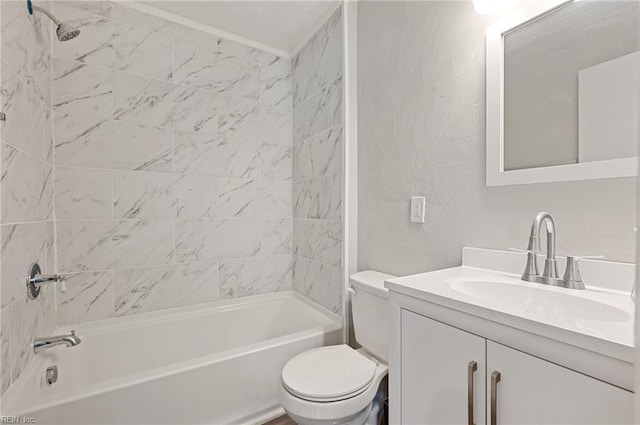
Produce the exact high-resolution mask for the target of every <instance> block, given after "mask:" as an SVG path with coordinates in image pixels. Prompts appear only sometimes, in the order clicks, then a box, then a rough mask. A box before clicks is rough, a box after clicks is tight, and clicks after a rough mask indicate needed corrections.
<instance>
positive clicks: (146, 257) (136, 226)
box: [56, 220, 173, 273]
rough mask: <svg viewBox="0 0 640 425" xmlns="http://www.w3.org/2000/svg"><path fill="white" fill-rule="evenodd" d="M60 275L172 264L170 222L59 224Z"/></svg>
mask: <svg viewBox="0 0 640 425" xmlns="http://www.w3.org/2000/svg"><path fill="white" fill-rule="evenodd" d="M56 227H57V232H56V235H57V243H58V246H59V247H65V249H59V250H58V268H59V271H60V272H63V273H68V272H79V271H87V270H108V269H122V268H129V267H142V266H151V265H158V264H167V263H169V262H171V261H172V260H173V223H172V221H171V220H108V221H58V222H57V223H56Z"/></svg>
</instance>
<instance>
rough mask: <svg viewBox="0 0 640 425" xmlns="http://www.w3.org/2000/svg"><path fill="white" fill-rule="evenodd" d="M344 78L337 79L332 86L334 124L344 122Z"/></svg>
mask: <svg viewBox="0 0 640 425" xmlns="http://www.w3.org/2000/svg"><path fill="white" fill-rule="evenodd" d="M343 87H344V86H343V84H342V78H340V79H338V80H336V81H335V82H334V83H333V87H332V88H331V90H332V93H331V95H332V96H333V124H334V125H336V124H342V123H343V122H344V107H343V102H344V100H343V99H344V90H343Z"/></svg>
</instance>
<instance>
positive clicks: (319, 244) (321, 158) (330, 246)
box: [291, 9, 344, 314]
mask: <svg viewBox="0 0 640 425" xmlns="http://www.w3.org/2000/svg"><path fill="white" fill-rule="evenodd" d="M342 49H343V42H342V11H341V10H340V9H339V10H337V11H336V12H335V13H334V14H333V15H332V16H331V17H330V18H329V19H328V20H327V22H326V23H325V24H324V25H323V26H322V27H321V28H320V30H318V32H317V33H316V34H315V35H314V36H313V37H312V38H311V40H309V42H308V43H307V44H306V45H305V46H304V47H303V48H302V49H301V50H300V52H299V53H298V54H297V55H296V56H295V57H294V58H293V61H292V74H291V76H292V83H293V217H294V218H293V254H294V266H293V288H294V290H295V291H297V292H299V293H301V294H303V295H305V296H306V297H308V298H310V299H311V300H313V301H314V302H316V303H318V304H320V305H322V306H323V307H325V308H327V309H329V310H331V311H333V312H334V313H337V314H342V310H343V309H342V294H343V291H344V282H343V278H342V266H343V260H342V251H343V244H342V239H343V238H342V231H343V212H342V211H343V183H342V182H343V140H344V130H343V111H342V75H343V59H342V58H343V50H342Z"/></svg>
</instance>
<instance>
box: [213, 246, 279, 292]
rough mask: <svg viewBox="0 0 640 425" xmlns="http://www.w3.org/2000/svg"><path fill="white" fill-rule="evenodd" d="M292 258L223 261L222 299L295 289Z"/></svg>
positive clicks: (276, 256)
mask: <svg viewBox="0 0 640 425" xmlns="http://www.w3.org/2000/svg"><path fill="white" fill-rule="evenodd" d="M291 278H292V264H291V255H275V256H271V257H257V258H242V259H233V260H222V261H220V298H239V297H246V296H249V295H258V294H268V293H272V292H279V291H288V290H290V289H291Z"/></svg>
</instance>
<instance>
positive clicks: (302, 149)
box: [293, 125, 343, 180]
mask: <svg viewBox="0 0 640 425" xmlns="http://www.w3.org/2000/svg"><path fill="white" fill-rule="evenodd" d="M342 140H343V133H342V126H341V125H339V126H336V127H331V128H330V129H328V130H325V131H323V132H321V133H318V134H316V135H315V136H312V137H310V138H307V139H304V140H303V141H301V142H300V143H297V144H296V145H294V147H293V178H294V180H303V179H308V178H311V177H318V176H323V175H326V174H332V173H338V172H341V171H342V152H343V148H342V146H343V143H342Z"/></svg>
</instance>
